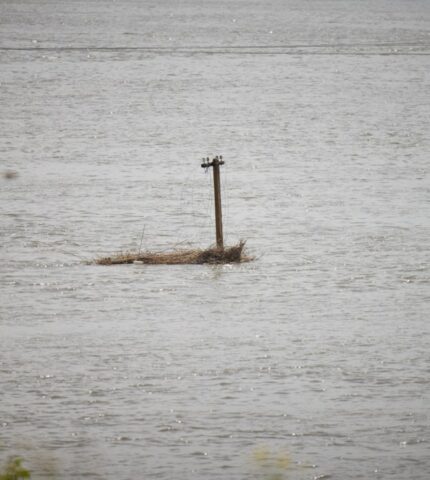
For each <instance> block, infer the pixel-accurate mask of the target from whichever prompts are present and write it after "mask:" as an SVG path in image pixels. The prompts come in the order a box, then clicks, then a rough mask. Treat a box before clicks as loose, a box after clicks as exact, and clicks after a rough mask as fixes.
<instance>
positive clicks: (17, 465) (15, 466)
mask: <svg viewBox="0 0 430 480" xmlns="http://www.w3.org/2000/svg"><path fill="white" fill-rule="evenodd" d="M30 477H31V475H30V471H29V470H27V469H26V468H25V467H23V466H22V460H21V458H19V457H11V458H9V460H8V461H7V463H6V465H5V466H4V467H3V468H2V469H1V470H0V480H20V479H22V478H30Z"/></svg>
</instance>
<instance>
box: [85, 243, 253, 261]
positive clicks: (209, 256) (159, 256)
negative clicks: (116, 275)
mask: <svg viewBox="0 0 430 480" xmlns="http://www.w3.org/2000/svg"><path fill="white" fill-rule="evenodd" d="M244 247H245V242H244V241H240V242H239V243H238V244H237V245H234V246H232V247H225V248H224V249H219V248H215V247H211V248H207V249H206V250H202V249H191V250H175V251H173V252H143V253H142V252H120V253H118V254H115V255H112V256H110V257H103V258H98V259H96V260H95V261H94V263H96V264H97V265H119V264H123V263H134V262H142V263H146V264H149V265H185V264H203V263H211V264H220V263H242V262H249V261H251V260H252V257H249V256H248V255H246V254H245V253H244Z"/></svg>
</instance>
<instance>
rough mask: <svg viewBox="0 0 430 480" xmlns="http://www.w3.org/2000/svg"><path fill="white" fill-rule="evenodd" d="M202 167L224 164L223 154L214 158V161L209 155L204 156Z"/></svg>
mask: <svg viewBox="0 0 430 480" xmlns="http://www.w3.org/2000/svg"><path fill="white" fill-rule="evenodd" d="M202 162H203V163H202V165H201V166H202V168H206V169H208V168H209V167H213V166H214V165H224V163H225V162H224V160H223V159H222V155H217V156H216V157H214V158H213V159H212V161H210V160H209V157H206V158H202Z"/></svg>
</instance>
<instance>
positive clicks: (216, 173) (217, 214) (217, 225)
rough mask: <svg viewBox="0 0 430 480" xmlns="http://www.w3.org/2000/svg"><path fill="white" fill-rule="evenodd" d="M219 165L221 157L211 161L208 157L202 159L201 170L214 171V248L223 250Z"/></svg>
mask: <svg viewBox="0 0 430 480" xmlns="http://www.w3.org/2000/svg"><path fill="white" fill-rule="evenodd" d="M220 165H224V160H223V159H222V156H221V155H220V156H218V155H217V156H216V157H215V158H214V159H213V160H212V161H209V157H207V158H206V159H203V163H202V165H201V166H202V168H204V169H205V170H207V169H208V168H209V167H213V169H214V198H215V228H216V246H217V248H219V249H220V250H223V249H224V239H223V233H222V208H221V182H220V171H219V167H220Z"/></svg>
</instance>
